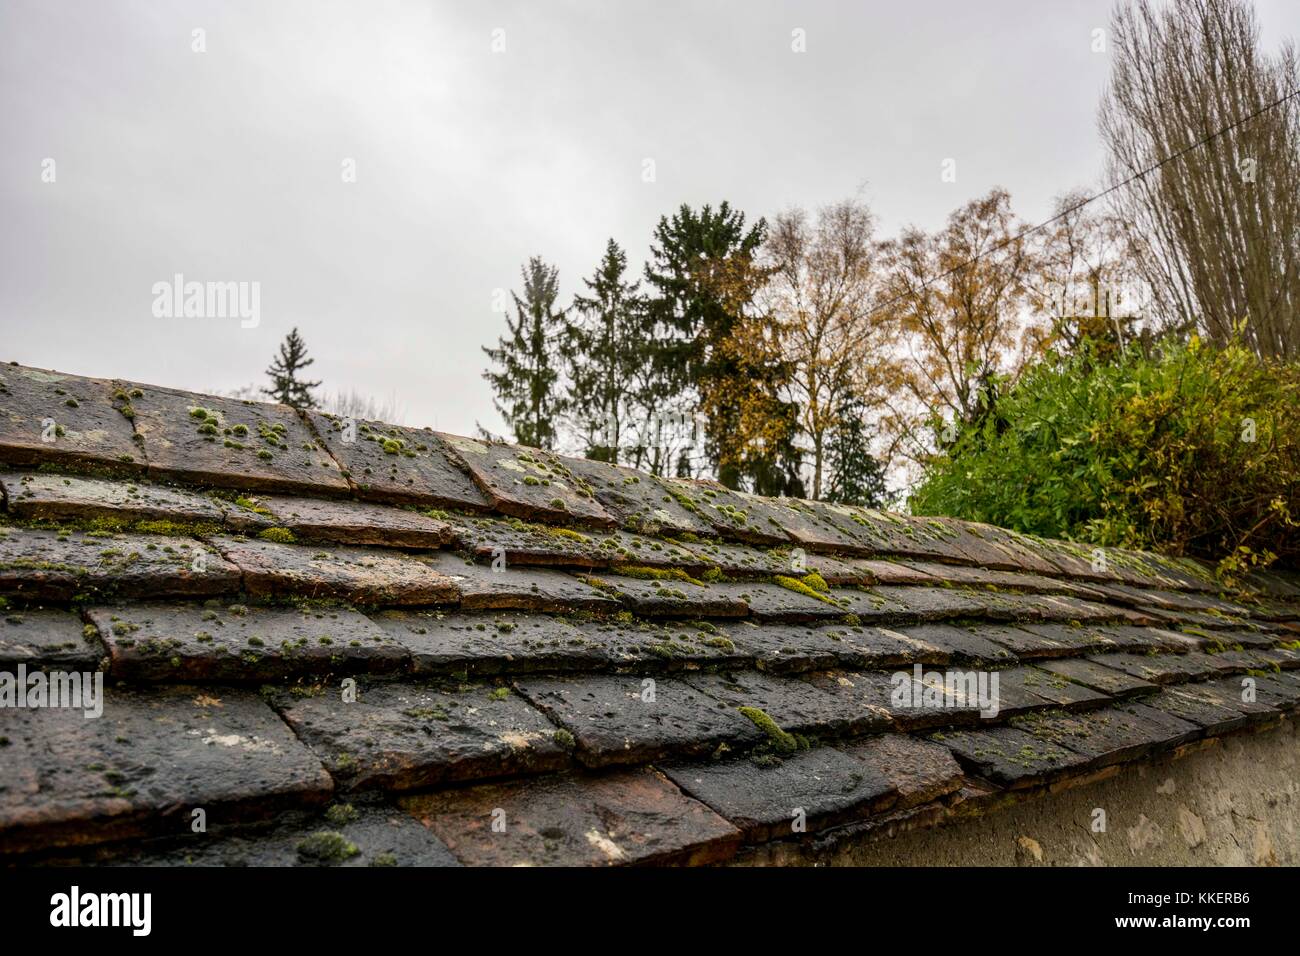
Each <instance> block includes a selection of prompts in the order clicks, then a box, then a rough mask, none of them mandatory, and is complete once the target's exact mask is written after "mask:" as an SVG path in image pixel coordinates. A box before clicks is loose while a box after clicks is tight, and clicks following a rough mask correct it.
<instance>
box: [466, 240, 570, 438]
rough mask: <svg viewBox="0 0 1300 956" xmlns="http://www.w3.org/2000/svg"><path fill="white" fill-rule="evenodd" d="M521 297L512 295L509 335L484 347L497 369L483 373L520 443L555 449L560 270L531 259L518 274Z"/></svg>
mask: <svg viewBox="0 0 1300 956" xmlns="http://www.w3.org/2000/svg"><path fill="white" fill-rule="evenodd" d="M520 274H521V275H522V276H523V280H524V294H523V296H522V298H521V297H520V296H519V295H517V294H515V293H513V292H512V293H511V298H512V299H514V303H515V314H514V316H513V317H512V316H509V315H507V317H506V329H507V333H508V334H507V336H506V337H505V338H501V339H498V340H497V347H496V348H488V347H486V346H485V347H484V348H483V351H484V352H485V353H486V354H487V356H488V358H489V359H491V361H492V364H493V365H494V366H495V368H489V369H487V370H486V371H485V372H484V373H483V377H484V378H485V379H487V381H488V383H489V384H490V385H491V386H492V393H493V398H492V404H493V405H494V406H495V407H496V409H497V411H498V412H500V413H501V417H502V418H503V419H505V422H506V424H507V425H508V426H509V427H510V430H511V432H512V433H513V435H514V440H515V441H516V442H518V443H519V444H521V445H530V446H532V447H534V448H553V447H554V446H555V440H556V418H557V415H558V413H559V412H560V410H561V404H562V402H561V399H562V396H561V395H560V392H559V379H560V375H559V368H558V363H559V359H560V355H559V342H560V339H561V336H562V335H563V334H564V323H565V313H564V310H562V309H561V310H559V311H557V310H556V308H555V302H556V299H557V298H558V297H559V270H558V269H556V268H555V267H554V266H548V265H547V264H546V263H545V262H544V261H543V260H542V258H541V257H540V256H533V257H532V258H530V259H529V260H528V265H526V266H525V267H523V268H522V269H521V270H520Z"/></svg>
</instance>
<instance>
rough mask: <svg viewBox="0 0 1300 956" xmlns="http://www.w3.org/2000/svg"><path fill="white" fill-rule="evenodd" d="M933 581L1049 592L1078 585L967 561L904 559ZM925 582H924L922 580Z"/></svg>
mask: <svg viewBox="0 0 1300 956" xmlns="http://www.w3.org/2000/svg"><path fill="white" fill-rule="evenodd" d="M899 563H900V564H903V565H905V566H907V567H908V568H910V569H911V570H913V571H916V572H918V573H919V574H920V575H921V576H922V577H924V578H926V579H928V582H929V583H931V584H933V583H936V582H944V583H946V584H950V585H955V586H959V587H973V588H984V589H986V590H999V591H1000V590H1019V591H1035V592H1039V593H1044V594H1049V593H1055V592H1063V591H1070V590H1071V589H1073V588H1076V587H1078V586H1077V585H1072V584H1070V583H1069V582H1066V581H1061V580H1059V579H1054V578H1049V577H1045V576H1044V575H1041V574H1026V573H1024V572H1018V571H996V570H993V569H991V568H984V567H973V566H970V565H963V564H941V563H939V562H938V561H918V560H915V559H913V560H906V561H900V562H899ZM922 583H924V582H922Z"/></svg>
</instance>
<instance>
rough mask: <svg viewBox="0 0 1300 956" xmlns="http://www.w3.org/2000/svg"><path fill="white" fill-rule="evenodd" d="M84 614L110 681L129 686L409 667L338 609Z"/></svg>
mask: <svg viewBox="0 0 1300 956" xmlns="http://www.w3.org/2000/svg"><path fill="white" fill-rule="evenodd" d="M212 603H215V602H212ZM86 614H87V617H89V619H90V620H91V621H92V622H93V623H94V625H95V626H96V627H97V628H98V629H99V633H100V635H101V636H102V637H103V639H104V643H105V644H107V645H108V649H109V653H110V654H111V655H112V674H113V676H114V677H121V678H127V679H130V680H145V681H209V680H220V681H259V682H260V681H270V680H278V679H280V678H283V677H291V676H299V675H303V674H331V673H349V672H364V673H368V674H388V673H393V672H395V671H398V670H401V669H402V667H403V666H404V665H405V663H406V660H407V654H406V650H405V649H404V648H403V647H402V646H401V645H400V644H398V643H397V642H396V641H393V640H391V639H390V638H389V637H388V636H387V635H386V634H385V633H384V632H383V631H382V630H380V628H379V627H378V626H376V625H375V624H373V623H371V622H370V621H369V620H368V619H367V618H366V617H364V616H363V615H361V614H358V613H357V612H356V611H350V610H346V609H343V608H313V609H307V608H304V609H302V610H298V609H295V608H277V607H246V606H244V605H242V604H235V605H230V606H228V607H221V606H217V607H202V606H198V605H193V604H189V605H186V604H125V605H121V606H117V607H95V608H90V609H89V610H88V611H87V612H86Z"/></svg>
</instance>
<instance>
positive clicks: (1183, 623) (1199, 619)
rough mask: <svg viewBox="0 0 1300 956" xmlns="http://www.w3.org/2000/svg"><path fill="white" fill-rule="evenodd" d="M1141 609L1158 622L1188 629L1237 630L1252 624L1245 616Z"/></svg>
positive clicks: (1155, 608)
mask: <svg viewBox="0 0 1300 956" xmlns="http://www.w3.org/2000/svg"><path fill="white" fill-rule="evenodd" d="M1139 610H1140V611H1141V612H1142V613H1143V614H1145V615H1146V616H1147V617H1148V618H1150V619H1152V620H1153V621H1155V622H1156V623H1160V624H1164V625H1165V626H1169V627H1178V628H1181V629H1182V630H1188V629H1189V628H1197V629H1202V630H1209V631H1217V630H1235V629H1237V628H1242V627H1247V626H1249V624H1250V622H1249V621H1248V620H1246V619H1245V618H1238V617H1228V616H1226V615H1218V614H1207V613H1204V612H1202V611H1183V610H1167V609H1165V608H1159V607H1152V606H1147V607H1143V608H1140V609H1139Z"/></svg>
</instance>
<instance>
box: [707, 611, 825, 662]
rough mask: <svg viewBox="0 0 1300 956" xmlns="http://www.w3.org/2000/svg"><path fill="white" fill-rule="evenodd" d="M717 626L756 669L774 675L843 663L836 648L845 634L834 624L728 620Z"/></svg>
mask: <svg viewBox="0 0 1300 956" xmlns="http://www.w3.org/2000/svg"><path fill="white" fill-rule="evenodd" d="M717 626H718V627H719V630H720V632H721V633H722V634H724V635H725V636H726V637H727V638H728V639H729V640H730V641H731V642H732V643H733V644H734V645H735V647H736V648H737V650H738V651H739V652H740V653H742V654H744V655H745V656H746V657H747V658H748V659H750V660H752V661H753V662H754V664H755V666H756V667H758V668H760V669H761V670H765V671H771V672H776V673H779V672H782V671H802V670H814V669H824V668H828V667H835V666H837V665H838V664H840V663H841V661H842V657H841V648H840V647H839V646H838V645H839V644H842V643H843V641H844V637H845V635H846V634H848V629H847V628H846V627H842V626H836V625H826V626H824V627H823V626H816V625H813V624H758V623H756V622H753V621H734V622H732V621H728V622H725V623H722V624H720V625H717Z"/></svg>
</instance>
